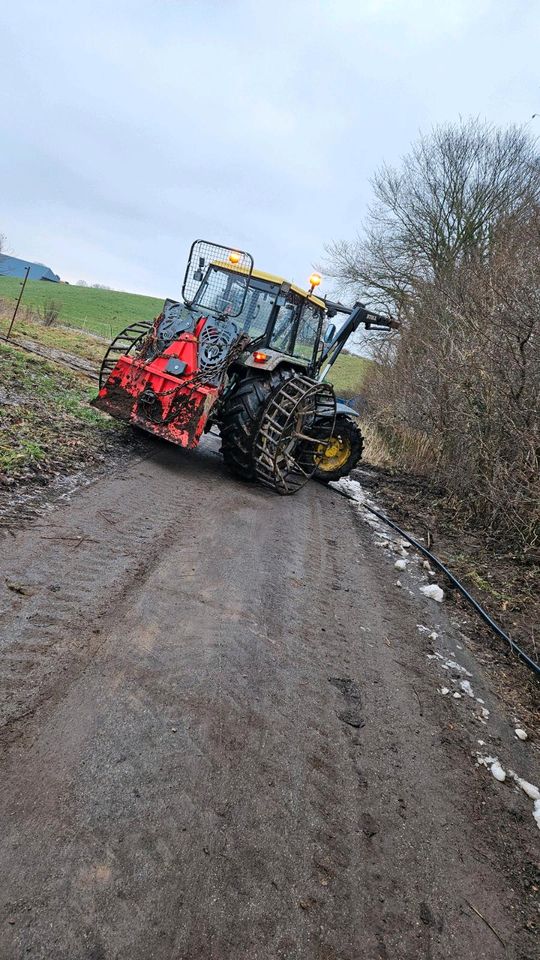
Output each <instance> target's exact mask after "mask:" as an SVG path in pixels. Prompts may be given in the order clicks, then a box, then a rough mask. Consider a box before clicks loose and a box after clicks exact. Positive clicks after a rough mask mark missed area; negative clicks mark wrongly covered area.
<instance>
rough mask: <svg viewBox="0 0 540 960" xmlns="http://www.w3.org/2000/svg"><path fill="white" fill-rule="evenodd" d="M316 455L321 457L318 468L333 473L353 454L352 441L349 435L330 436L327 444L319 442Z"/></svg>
mask: <svg viewBox="0 0 540 960" xmlns="http://www.w3.org/2000/svg"><path fill="white" fill-rule="evenodd" d="M316 455H317V457H318V458H319V462H318V465H317V470H321V471H323V472H324V471H328V473H332V471H333V470H339V469H340V468H341V467H342V466H344V464H346V463H347V460H348V459H349V457H350V455H351V441H350V440H348V439H347V437H330V439H329V441H328V443H327V444H324V443H320V444H319V446H318V447H317V449H316Z"/></svg>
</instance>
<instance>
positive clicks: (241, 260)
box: [182, 240, 253, 317]
mask: <svg viewBox="0 0 540 960" xmlns="http://www.w3.org/2000/svg"><path fill="white" fill-rule="evenodd" d="M252 271H253V257H252V256H251V254H249V253H246V252H245V251H243V250H236V249H234V248H233V247H224V246H222V245H221V244H220V243H210V242H209V241H207V240H195V241H194V243H192V245H191V250H190V251H189V260H188V264H187V267H186V273H185V276H184V283H183V285H182V297H183V298H184V301H185V303H186V304H187V306H188V307H194V306H195V307H197V308H200V309H202V310H208V311H209V312H211V313H213V314H215V315H216V316H226V317H237V316H239V314H241V313H242V310H243V308H244V303H245V300H246V295H247V292H248V287H249V281H250V279H251V274H252Z"/></svg>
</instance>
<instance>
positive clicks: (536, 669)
mask: <svg viewBox="0 0 540 960" xmlns="http://www.w3.org/2000/svg"><path fill="white" fill-rule="evenodd" d="M331 489H332V490H333V491H334V492H335V493H339V495H340V496H341V497H345V499H346V500H351V501H352V502H353V503H357V504H358V506H359V507H362V508H363V509H364V510H369V512H370V513H373V514H374V515H375V516H376V517H378V518H379V520H382V521H383V523H386V524H388V526H389V527H392V528H393V529H394V530H397V532H398V533H399V534H400V536H402V537H403V539H404V540H408V542H409V543H410V544H412V546H413V547H415V548H416V549H417V550H419V551H420V553H423V554H424V556H425V557H429V559H430V561H431V562H432V564H433V565H434V566H435V567H437V568H438V569H439V570H440V571H441V572H442V573H444V575H445V576H446V577H448V579H449V580H450V581H451V582H452V583H453V584H454V586H455V587H456V589H457V590H459V592H460V593H461V595H462V597H464V598H465V600H467V601H468V603H470V604H471V606H472V607H473V608H474V609H475V610H476V612H477V613H478V614H479V616H480V617H481V618H482V620H483V621H484V623H487V625H488V627H489V628H490V629H491V630H493V633H495V634H496V635H497V636H498V637H500V639H501V640H504V641H505V642H506V643H507V644H508V645H509V647H510V649H511V650H512V651H513V653H515V654H517V656H518V657H519V659H520V660H522V661H523V663H525V664H526V665H527V666H528V667H529V669H530V670H532V671H533V673H535V674H536V675H537V676H540V664H538V663H536V662H535V661H534V660H532V659H531V657H529V656H528V654H526V653H525V651H524V650H522V649H521V647H519V646H518V645H517V643H515V642H514V641H513V640H512V639H511V638H510V637H509V636H508V634H507V633H505V632H504V630H503V629H502V627H499V625H498V624H497V623H495V621H494V620H492V619H491V617H490V615H489V613H487V612H486V611H485V610H484V608H483V607H482V606H480V604H479V603H478V601H477V600H475V599H474V597H472V596H471V594H470V593H469V591H468V590H466V589H465V587H464V586H463V584H462V583H461V582H460V581H459V580H458V579H457V577H455V576H454V574H453V573H451V572H450V570H449V569H448V567H445V565H444V563H442V562H441V561H440V560H438V559H437V557H436V556H434V554H433V553H431V550H428V549H427V547H423V546H422V544H421V543H418V540H415V539H414V537H410V536H409V534H408V533H405V531H404V530H402V529H401V527H398V525H397V523H394V521H393V520H389V519H388V517H385V516H384V514H383V513H380V512H379V511H378V510H375V509H374V508H373V507H368V505H367V504H366V503H360V501H359V500H356V499H355V498H354V497H351V496H349V494H348V493H344V492H343V491H342V490H339V489H338V488H337V487H332V488H331Z"/></svg>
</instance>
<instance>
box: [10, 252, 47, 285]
mask: <svg viewBox="0 0 540 960" xmlns="http://www.w3.org/2000/svg"><path fill="white" fill-rule="evenodd" d="M27 267H30V273H29V274H28V279H29V280H54V281H55V282H56V283H58V281H59V280H60V277H59V276H58V274H57V273H53V272H52V270H51V269H50V267H46V266H45V264H44V263H31V262H30V260H20V259H19V257H8V256H7V255H6V254H4V253H0V277H24V275H25V273H26V268H27Z"/></svg>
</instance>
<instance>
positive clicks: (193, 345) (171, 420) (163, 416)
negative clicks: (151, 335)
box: [93, 317, 219, 447]
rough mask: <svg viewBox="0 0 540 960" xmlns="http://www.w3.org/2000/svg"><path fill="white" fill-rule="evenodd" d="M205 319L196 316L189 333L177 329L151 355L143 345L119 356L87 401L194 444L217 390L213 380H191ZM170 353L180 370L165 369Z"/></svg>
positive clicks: (180, 441)
mask: <svg viewBox="0 0 540 960" xmlns="http://www.w3.org/2000/svg"><path fill="white" fill-rule="evenodd" d="M158 320H159V318H158ZM205 321H206V318H205V317H201V319H200V320H199V322H198V324H197V326H196V328H195V332H194V333H187V332H186V333H181V334H180V335H179V336H178V338H177V339H176V340H174V341H173V342H172V343H171V344H170V345H169V346H168V347H167V348H166V349H165V350H164V351H163V352H162V353H160V354H159V356H157V357H155V358H153V359H146V358H145V350H144V348H143V351H142V353H141V354H140V355H139V356H137V355H133V356H130V355H123V356H121V357H120V358H119V359H118V361H117V363H116V366H115V367H114V369H113V370H112V371H111V374H110V376H109V378H108V380H107V382H106V383H105V384H104V386H103V387H102V389H101V390H100V391H99V394H98V396H97V397H96V399H95V400H94V401H93V405H94V406H96V407H98V408H99V409H100V410H104V411H106V412H107V413H109V414H111V416H113V417H116V418H117V419H120V420H126V421H128V422H129V423H133V424H136V425H137V426H139V427H142V428H143V429H144V430H148V431H149V432H150V433H154V434H156V435H157V436H160V437H163V438H165V439H166V440H170V441H172V442H173V443H176V444H179V445H180V446H182V447H196V446H197V444H198V443H199V440H200V438H201V434H202V432H203V430H204V428H205V426H206V423H207V420H208V417H209V414H210V412H211V410H212V407H213V406H214V404H215V402H216V400H217V398H218V395H219V388H218V387H217V386H215V385H213V384H208V383H201V382H200V380H197V374H198V359H197V348H198V335H199V333H200V329H201V328H202V326H203V325H204V323H205ZM156 326H157V324H156ZM154 329H155V328H154ZM146 352H148V354H149V355H150V356H151V350H150V351H146ZM171 358H174V359H178V360H181V361H183V362H184V363H185V364H186V367H185V370H184V372H183V374H182V376H180V377H179V376H175V375H173V374H171V373H168V372H167V371H166V369H165V368H166V366H167V364H168V362H169V360H171Z"/></svg>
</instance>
